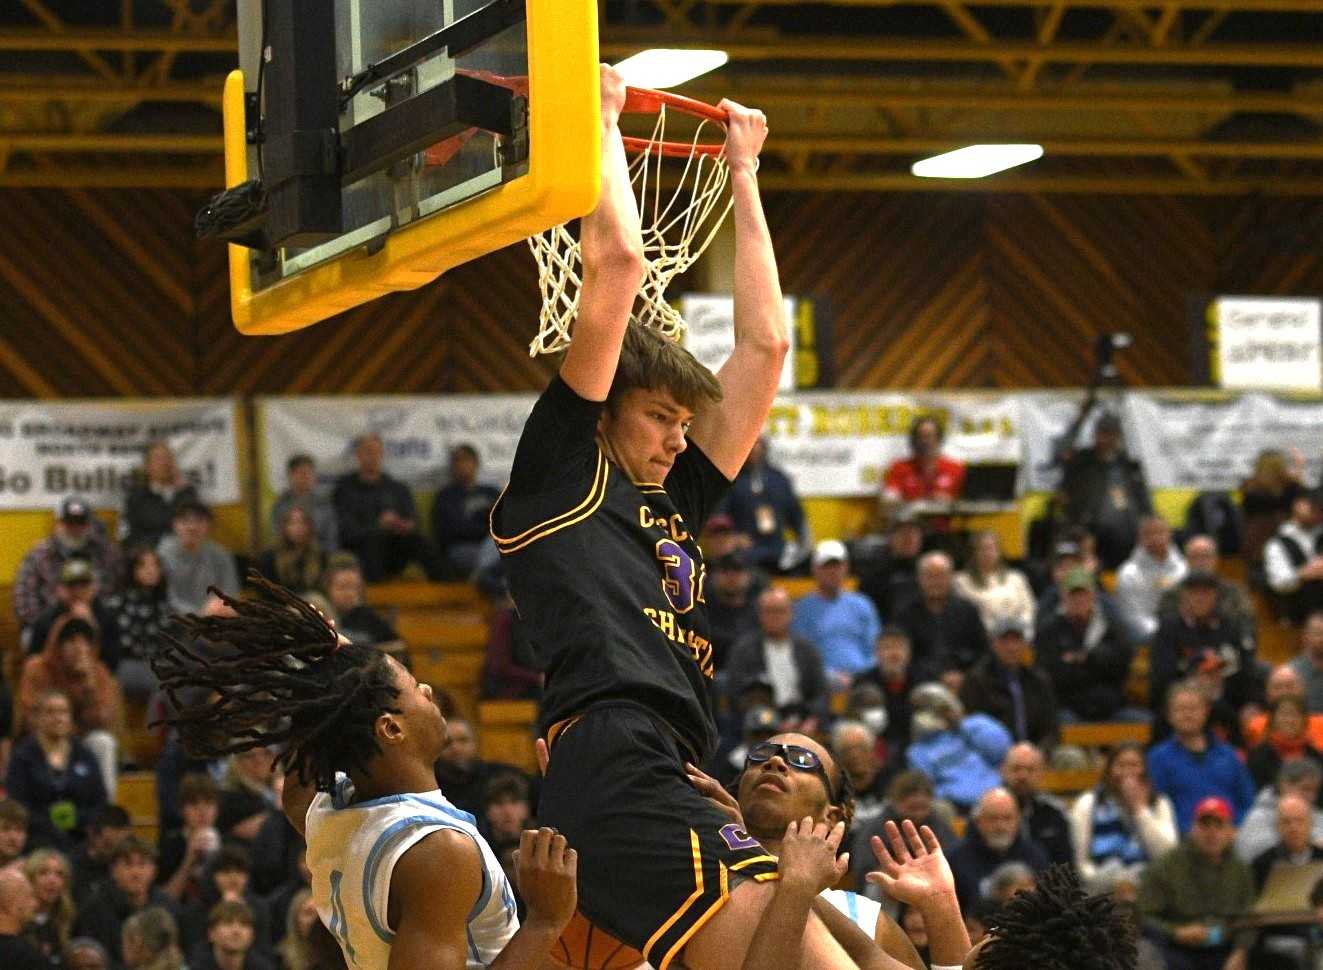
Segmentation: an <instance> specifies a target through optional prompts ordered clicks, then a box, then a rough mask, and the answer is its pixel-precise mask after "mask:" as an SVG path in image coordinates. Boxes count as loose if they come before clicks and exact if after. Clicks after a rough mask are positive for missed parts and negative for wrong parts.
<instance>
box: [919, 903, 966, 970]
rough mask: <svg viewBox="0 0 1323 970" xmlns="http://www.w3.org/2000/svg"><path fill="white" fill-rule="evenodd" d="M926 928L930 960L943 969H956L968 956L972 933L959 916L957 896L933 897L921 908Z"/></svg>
mask: <svg viewBox="0 0 1323 970" xmlns="http://www.w3.org/2000/svg"><path fill="white" fill-rule="evenodd" d="M919 911H920V912H921V913H923V925H924V926H926V927H927V928H928V959H929V961H930V962H931V963H935V964H938V965H940V966H944V967H954V966H957V965H958V964H961V963H963V962H964V960H965V955H966V954H967V953H969V945H970V944H969V930H967V929H966V928H965V920H964V917H963V916H961V914H960V903H959V902H957V901H956V895H955V892H954V891H953V892H949V893H942V894H941V895H938V896H933V897H931V898H929V899H928V900H927V901H925V902H924V904H923V905H922V906H920V907H919Z"/></svg>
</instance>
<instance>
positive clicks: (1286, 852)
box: [1250, 795, 1323, 970]
mask: <svg viewBox="0 0 1323 970" xmlns="http://www.w3.org/2000/svg"><path fill="white" fill-rule="evenodd" d="M1312 827H1313V826H1312V819H1311V807H1310V805H1309V803H1308V802H1306V801H1305V800H1304V799H1303V798H1300V797H1298V796H1296V795H1283V796H1282V800H1281V802H1280V803H1279V804H1278V806H1277V841H1276V842H1275V843H1274V844H1273V846H1272V847H1271V848H1268V849H1265V850H1264V851H1263V852H1261V853H1259V855H1258V856H1256V857H1255V858H1254V859H1253V860H1252V861H1251V862H1250V871H1251V872H1252V873H1253V875H1254V890H1255V893H1256V894H1257V893H1262V892H1263V887H1264V884H1265V883H1267V881H1268V873H1270V872H1271V871H1273V870H1274V869H1276V868H1281V869H1285V870H1288V871H1289V870H1291V869H1297V868H1299V867H1301V866H1306V865H1309V864H1310V863H1313V862H1319V861H1323V847H1320V846H1319V844H1318V841H1317V838H1316V837H1315V836H1314V835H1313V834H1312V833H1311V828H1312ZM1316 924H1317V921H1316V920H1303V921H1301V922H1299V923H1292V924H1287V925H1280V924H1279V925H1274V926H1270V927H1267V928H1265V929H1264V930H1263V931H1262V932H1261V933H1260V934H1259V939H1258V941H1257V942H1256V943H1255V945H1254V949H1253V950H1252V951H1251V952H1250V966H1252V967H1254V970H1298V968H1303V967H1307V966H1309V965H1310V964H1309V963H1307V962H1306V959H1305V958H1306V956H1307V954H1308V952H1309V949H1310V943H1311V937H1312V936H1313V934H1314V928H1315V926H1316Z"/></svg>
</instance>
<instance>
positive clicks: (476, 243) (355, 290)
mask: <svg viewBox="0 0 1323 970" xmlns="http://www.w3.org/2000/svg"><path fill="white" fill-rule="evenodd" d="M598 63H599V62H598V50H597V4H596V3H595V2H594V0H528V72H529V171H528V174H527V175H525V176H523V177H521V178H517V179H514V180H512V181H510V182H508V183H506V184H504V185H501V186H500V187H498V188H495V189H493V190H492V191H490V192H487V193H485V194H483V195H480V196H478V197H476V198H474V199H471V200H469V201H467V202H463V203H461V204H459V205H457V206H454V207H452V208H449V209H446V210H443V211H441V212H438V213H436V214H434V215H431V216H428V217H427V218H424V219H420V220H419V221H418V222H416V223H411V224H409V225H407V226H404V227H402V228H400V229H398V230H396V231H395V232H393V233H392V234H390V235H389V236H387V237H386V240H385V245H384V246H382V248H381V249H379V250H378V251H377V252H375V253H372V254H368V253H367V252H366V251H365V250H364V249H362V248H360V249H355V250H352V251H350V252H347V253H344V254H343V255H341V256H339V257H336V258H335V259H334V260H332V261H330V262H327V263H323V264H320V265H318V266H315V267H312V268H310V269H308V270H306V271H304V272H302V273H299V274H297V275H294V276H291V277H289V278H288V279H285V280H282V281H280V282H279V283H276V284H274V285H272V286H270V287H267V288H264V289H262V290H259V291H256V292H254V290H253V276H252V267H251V263H250V260H249V254H248V250H246V249H244V248H243V247H241V246H234V245H231V246H230V307H231V312H232V315H233V317H234V324H235V326H236V327H238V328H239V330H240V331H241V332H243V333H246V334H278V333H288V332H289V331H291V330H298V329H300V328H302V327H306V326H309V325H310V324H313V323H317V322H318V321H320V320H325V319H326V318H327V317H330V316H334V315H335V314H337V313H340V312H342V311H344V310H348V309H349V308H351V307H355V306H358V305H359V304H362V303H366V302H368V301H369V300H372V299H375V298H377V297H379V296H382V295H384V294H386V293H389V292H392V291H395V290H412V289H416V288H418V287H419V286H422V285H423V284H425V283H429V282H431V281H432V280H434V279H436V278H437V277H438V276H440V275H441V274H442V273H444V272H445V271H446V270H448V269H451V268H453V267H455V266H458V265H459V264H461V263H465V262H467V261H469V260H471V259H475V258H477V257H478V256H482V255H484V254H485V253H489V252H492V251H494V250H497V249H501V248H503V247H505V246H508V245H510V244H511V243H515V242H518V241H519V240H521V239H526V238H527V237H529V236H531V235H533V234H534V233H538V232H542V231H543V230H545V229H548V228H550V227H551V226H554V225H558V224H560V223H562V222H566V221H568V220H570V219H574V218H578V217H579V216H582V215H584V214H586V213H587V212H589V211H591V209H592V208H593V206H594V205H595V204H596V202H597V193H598V191H599V190H600V188H601V107H600V103H601V102H600V98H601V91H600V75H599V70H598ZM222 104H223V108H224V119H225V121H224V124H225V184H226V185H227V186H235V185H238V184H239V183H241V182H243V181H245V180H246V179H247V178H248V161H247V158H248V155H247V144H246V141H245V118H244V79H243V74H242V72H240V71H233V72H231V73H230V75H229V77H228V78H227V79H226V81H225V91H224V96H223V99H222Z"/></svg>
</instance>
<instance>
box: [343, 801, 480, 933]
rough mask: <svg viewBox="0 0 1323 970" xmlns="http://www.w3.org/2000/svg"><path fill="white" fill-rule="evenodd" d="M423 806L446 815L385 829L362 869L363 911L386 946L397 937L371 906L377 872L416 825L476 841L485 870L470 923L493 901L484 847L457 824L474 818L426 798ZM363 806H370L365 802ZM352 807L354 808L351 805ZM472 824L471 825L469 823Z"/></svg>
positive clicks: (397, 823) (417, 817)
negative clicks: (394, 845) (390, 850)
mask: <svg viewBox="0 0 1323 970" xmlns="http://www.w3.org/2000/svg"><path fill="white" fill-rule="evenodd" d="M413 797H414V796H410V795H390V796H387V799H388V800H390V801H403V800H407V799H412V798H413ZM417 801H418V802H419V803H420V804H422V805H423V806H425V807H427V808H430V809H432V810H433V811H441V812H444V813H445V814H444V816H443V817H438V816H435V815H411V816H409V817H408V818H402V819H398V820H396V821H395V822H392V823H391V824H390V825H389V826H387V827H386V829H385V830H384V831H383V832H382V833H381V834H380V835H378V836H377V841H376V842H375V843H373V845H372V850H371V851H370V852H369V853H368V857H367V862H366V863H365V864H364V866H363V911H364V912H365V913H366V914H367V918H368V923H369V924H370V925H371V926H372V931H373V932H374V933H376V934H377V938H378V939H380V940H381V941H382V942H383V943H386V944H390V943H392V942H394V940H395V934H394V933H393V932H392V931H391V930H390V929H388V928H387V927H386V921H385V920H384V919H378V917H377V912H376V910H375V909H374V907H373V905H372V887H373V886H374V885H375V884H376V881H377V870H378V869H379V868H380V867H381V860H382V856H383V855H384V854H385V852H386V850H387V849H388V848H389V847H390V845H391V843H392V842H394V841H398V840H400V839H402V838H403V837H404V836H407V835H408V834H410V830H411V829H412V828H414V827H417V826H435V827H436V828H443V829H449V830H451V831H452V832H460V833H463V834H464V835H467V836H468V837H469V838H471V839H473V844H474V848H476V849H477V850H478V867H479V869H480V870H481V871H482V891H481V892H480V893H479V894H478V902H477V904H476V905H475V906H474V907H473V909H472V910H471V911H470V912H469V920H470V921H471V920H473V919H474V918H475V917H476V916H477V915H478V914H479V913H481V912H482V911H483V909H484V908H485V907H486V905H487V902H488V901H489V900H490V899H491V895H492V885H491V879H490V878H489V876H488V875H487V866H486V864H485V860H484V857H483V855H482V846H481V845H479V844H478V840H477V837H476V836H475V835H474V834H473V833H472V832H469V831H467V830H465V829H463V828H460V827H459V826H457V825H455V824H454V822H455V820H456V819H458V820H460V821H469V820H470V819H472V818H473V816H472V815H469V814H468V813H467V812H461V811H459V809H447V807H446V806H444V805H438V804H436V803H435V802H429V801H427V800H426V799H421V798H419V799H417ZM375 802H376V803H377V804H382V802H383V800H381V799H377V800H375ZM360 804H362V805H367V804H369V803H367V802H363V803H360ZM351 807H353V806H351ZM470 824H472V823H471V822H470Z"/></svg>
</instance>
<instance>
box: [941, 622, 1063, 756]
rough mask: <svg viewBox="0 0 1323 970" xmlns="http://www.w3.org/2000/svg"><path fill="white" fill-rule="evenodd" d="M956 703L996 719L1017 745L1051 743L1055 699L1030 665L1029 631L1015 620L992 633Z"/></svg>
mask: <svg viewBox="0 0 1323 970" xmlns="http://www.w3.org/2000/svg"><path fill="white" fill-rule="evenodd" d="M960 700H961V701H962V702H963V703H964V705H965V710H967V711H969V712H970V713H982V714H987V715H990V716H991V717H995V718H996V719H997V720H998V721H1000V722H1001V723H1002V724H1003V725H1005V727H1006V729H1007V730H1009V731H1010V732H1011V736H1012V737H1014V738H1015V739H1016V740H1017V741H1032V742H1034V743H1035V744H1040V745H1043V746H1044V747H1051V746H1052V745H1053V744H1054V743H1055V741H1056V735H1057V701H1056V696H1055V695H1054V694H1053V692H1052V684H1051V682H1050V681H1049V680H1048V679H1047V675H1046V674H1044V673H1043V672H1042V671H1041V670H1038V669H1037V668H1035V667H1032V666H1029V638H1028V628H1027V627H1026V626H1025V624H1024V621H1022V620H1020V619H1019V618H1018V617H1003V618H1001V619H999V620H998V621H997V624H996V625H995V626H994V627H993V628H992V648H991V650H989V652H988V655H987V656H986V657H983V658H982V659H981V660H979V661H977V662H976V663H975V664H974V666H973V667H972V668H971V669H970V671H969V672H968V673H967V674H966V675H965V678H964V682H963V683H962V684H961V685H960Z"/></svg>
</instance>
